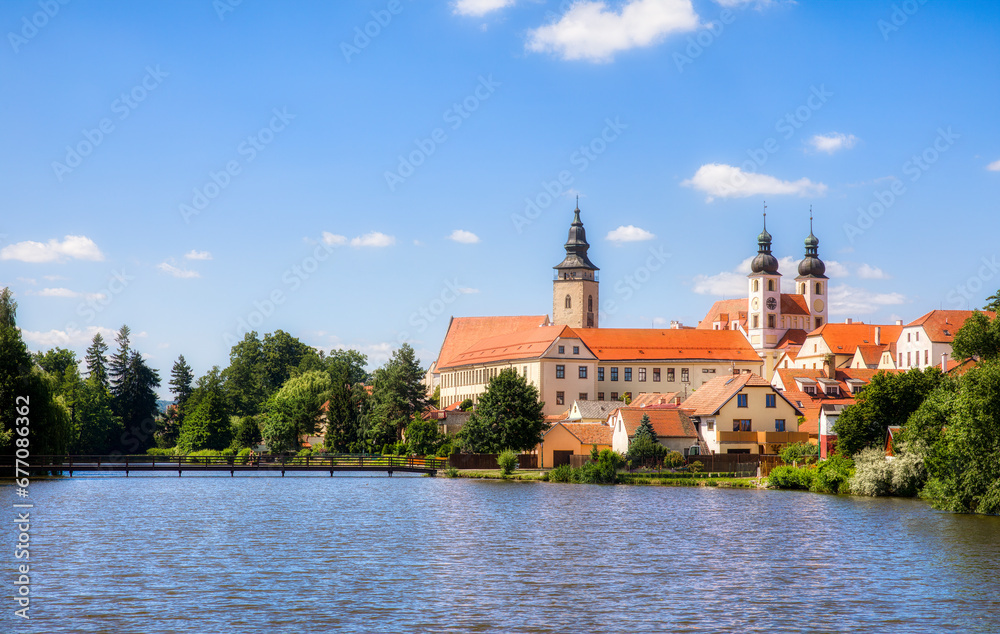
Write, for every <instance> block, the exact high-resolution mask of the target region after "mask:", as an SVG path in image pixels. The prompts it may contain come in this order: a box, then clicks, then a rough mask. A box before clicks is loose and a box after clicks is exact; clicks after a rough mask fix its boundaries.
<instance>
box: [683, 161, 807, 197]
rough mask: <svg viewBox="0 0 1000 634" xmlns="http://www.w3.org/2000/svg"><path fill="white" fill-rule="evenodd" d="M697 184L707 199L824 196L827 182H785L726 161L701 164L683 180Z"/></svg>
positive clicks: (687, 185)
mask: <svg viewBox="0 0 1000 634" xmlns="http://www.w3.org/2000/svg"><path fill="white" fill-rule="evenodd" d="M681 185H684V186H685V187H694V188H695V189H699V190H701V191H703V192H705V193H706V194H708V198H707V199H706V200H707V201H708V202H712V201H713V200H714V199H715V198H716V197H719V198H746V197H747V196H760V195H764V194H767V195H777V194H795V195H798V196H822V195H823V194H825V193H826V189H827V187H826V185H824V184H823V183H814V182H812V181H811V180H809V179H808V178H800V179H799V180H797V181H783V180H780V179H777V178H775V177H774V176H768V175H766V174H755V173H753V172H744V171H743V170H742V169H740V168H738V167H733V166H732V165H725V164H723V163H708V164H705V165H702V166H701V167H699V168H698V171H697V172H695V175H694V176H693V177H691V178H689V179H688V180H685V181H684V182H682V183H681Z"/></svg>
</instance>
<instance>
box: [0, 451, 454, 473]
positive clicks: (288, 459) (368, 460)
mask: <svg viewBox="0 0 1000 634" xmlns="http://www.w3.org/2000/svg"><path fill="white" fill-rule="evenodd" d="M25 463H27V468H30V469H31V470H32V471H39V470H50V471H57V470H61V471H71V470H74V469H95V468H96V469H101V468H103V467H107V468H109V469H115V470H117V469H121V468H123V467H124V468H126V469H128V468H130V467H135V468H137V469H141V468H143V467H146V466H148V467H169V466H176V467H178V468H182V469H183V468H187V469H197V468H198V467H203V468H213V467H214V468H225V467H243V468H258V469H268V468H277V469H280V468H283V467H307V468H314V469H317V470H321V469H324V468H331V467H337V468H341V469H344V468H351V467H357V468H369V469H434V470H439V469H445V468H447V467H448V459H447V458H436V457H433V456H426V457H423V456H381V455H370V454H330V455H322V456H282V455H270V454H262V455H254V456H253V457H250V456H188V455H180V456H150V455H145V454H140V455H62V456H46V455H34V456H30V458H29V459H28V460H26V461H21V463H20V466H21V467H22V468H24V467H25ZM14 468H15V458H14V457H13V456H0V477H6V476H7V474H8V473H10V474H13V471H14Z"/></svg>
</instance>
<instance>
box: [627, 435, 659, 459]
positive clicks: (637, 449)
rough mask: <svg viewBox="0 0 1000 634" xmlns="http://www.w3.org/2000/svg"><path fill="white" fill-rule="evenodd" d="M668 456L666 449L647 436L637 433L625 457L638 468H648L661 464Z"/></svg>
mask: <svg viewBox="0 0 1000 634" xmlns="http://www.w3.org/2000/svg"><path fill="white" fill-rule="evenodd" d="M666 455H667V448H666V447H664V446H663V445H661V444H660V443H658V442H656V440H654V439H652V438H650V437H649V436H648V435H646V434H642V435H640V434H638V433H636V435H635V439H634V440H633V441H632V444H631V445H629V448H628V452H627V453H626V454H625V457H626V459H628V460H629V461H630V462H632V463H633V464H635V465H637V466H647V465H657V464H661V463H662V462H663V459H664V458H665V457H666Z"/></svg>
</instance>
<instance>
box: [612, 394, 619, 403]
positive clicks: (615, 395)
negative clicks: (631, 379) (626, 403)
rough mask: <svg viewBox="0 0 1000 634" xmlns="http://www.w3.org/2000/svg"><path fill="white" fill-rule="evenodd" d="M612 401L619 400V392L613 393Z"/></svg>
mask: <svg viewBox="0 0 1000 634" xmlns="http://www.w3.org/2000/svg"><path fill="white" fill-rule="evenodd" d="M611 400H612V401H617V400H618V392H612V393H611Z"/></svg>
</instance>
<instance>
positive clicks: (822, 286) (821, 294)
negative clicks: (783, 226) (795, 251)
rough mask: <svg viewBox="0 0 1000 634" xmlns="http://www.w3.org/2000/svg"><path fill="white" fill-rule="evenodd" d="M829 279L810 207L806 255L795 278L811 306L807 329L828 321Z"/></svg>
mask: <svg viewBox="0 0 1000 634" xmlns="http://www.w3.org/2000/svg"><path fill="white" fill-rule="evenodd" d="M829 290H830V289H829V281H828V278H827V277H826V264H824V263H823V260H821V259H819V238H817V237H816V236H815V235H813V217H812V207H810V208H809V237H807V238H806V256H805V258H803V259H802V261H801V262H799V276H798V277H796V278H795V291H796V292H797V293H798V294H799V295H802V296H803V297H804V298H805V300H806V305H807V306H808V307H809V313H810V317H809V320H810V322H811V323H810V324H809V327H808V328H806V330H815V329H816V328H819V327H820V326H822V325H823V324H825V323H826V321H827V310H828V309H829V305H828V302H827V293H828V292H829Z"/></svg>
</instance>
